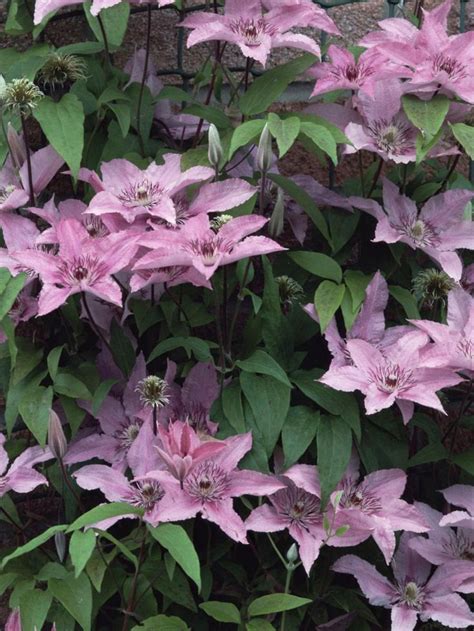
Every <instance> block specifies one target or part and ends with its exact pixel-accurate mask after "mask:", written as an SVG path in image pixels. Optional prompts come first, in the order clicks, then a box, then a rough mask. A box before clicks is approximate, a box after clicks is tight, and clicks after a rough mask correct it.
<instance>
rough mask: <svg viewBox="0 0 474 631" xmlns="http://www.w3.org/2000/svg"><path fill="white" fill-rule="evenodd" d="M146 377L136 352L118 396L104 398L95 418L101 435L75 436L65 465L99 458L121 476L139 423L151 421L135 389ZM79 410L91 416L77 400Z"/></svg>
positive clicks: (137, 433) (148, 411) (136, 434)
mask: <svg viewBox="0 0 474 631" xmlns="http://www.w3.org/2000/svg"><path fill="white" fill-rule="evenodd" d="M146 375H147V373H146V364H145V358H144V357H143V354H142V353H140V355H139V356H138V357H137V361H136V364H135V366H134V369H133V371H132V373H131V375H130V377H129V379H128V381H127V383H126V385H125V388H124V390H123V393H122V394H121V396H119V397H117V396H112V395H108V396H106V397H105V399H104V401H103V403H102V405H101V406H100V408H99V411H98V412H97V414H96V415H95V416H96V418H97V420H98V421H99V426H100V430H101V433H100V434H98V433H97V432H95V431H94V432H93V433H90V434H86V435H79V436H78V437H77V439H76V440H74V441H73V442H71V444H70V445H69V448H68V451H67V454H66V456H65V457H64V462H65V464H68V465H70V464H75V463H77V462H85V461H86V460H91V459H92V458H100V459H101V460H105V461H106V462H108V463H110V464H111V466H112V468H113V469H117V470H118V471H121V472H122V473H123V472H124V471H125V470H126V469H127V468H128V467H129V466H130V461H129V457H128V456H129V453H130V450H131V449H132V447H133V445H134V443H135V441H136V440H137V438H138V436H139V433H140V429H141V428H142V426H143V423H144V422H146V421H149V420H150V419H151V410H150V409H149V408H147V407H145V406H144V404H143V402H142V401H141V398H140V393H139V392H138V390H137V388H138V384H139V383H140V381H141V380H142V379H144V378H145V377H146ZM81 407H83V408H84V409H86V410H87V411H88V412H89V413H90V414H92V409H91V405H90V403H89V402H87V401H81Z"/></svg>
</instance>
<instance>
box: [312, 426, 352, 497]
mask: <svg viewBox="0 0 474 631" xmlns="http://www.w3.org/2000/svg"><path fill="white" fill-rule="evenodd" d="M317 445H318V469H319V477H320V482H321V505H322V506H325V505H326V503H327V501H328V499H329V496H330V494H331V493H332V491H334V489H335V487H336V485H337V483H338V482H339V481H340V480H341V478H342V475H343V473H344V471H345V470H346V467H347V465H348V464H349V460H350V457H351V451H352V432H351V429H350V427H349V426H348V425H347V423H346V422H345V421H344V420H343V419H342V418H340V417H339V416H326V417H323V418H322V419H321V422H320V423H319V426H318V432H317Z"/></svg>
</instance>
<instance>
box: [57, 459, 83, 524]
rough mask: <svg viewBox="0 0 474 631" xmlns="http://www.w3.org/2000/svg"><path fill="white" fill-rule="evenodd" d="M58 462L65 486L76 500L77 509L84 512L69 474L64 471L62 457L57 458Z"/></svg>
mask: <svg viewBox="0 0 474 631" xmlns="http://www.w3.org/2000/svg"><path fill="white" fill-rule="evenodd" d="M58 463H59V468H60V469H61V474H62V476H63V480H64V482H65V484H66V486H67V488H68V489H69V490H70V491H71V493H72V496H73V497H74V499H75V500H76V502H77V506H78V507H79V510H80V511H81V512H82V513H83V512H84V507H83V505H82V502H81V498H80V497H79V495H78V494H77V493H76V489H75V488H74V487H73V486H72V484H71V481H70V480H69V476H68V473H67V471H66V467H65V466H64V462H63V459H62V458H58Z"/></svg>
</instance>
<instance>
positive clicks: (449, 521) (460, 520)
mask: <svg viewBox="0 0 474 631" xmlns="http://www.w3.org/2000/svg"><path fill="white" fill-rule="evenodd" d="M441 493H442V494H443V495H444V499H445V500H446V501H447V502H449V503H450V504H452V505H453V506H461V508H464V509H465V510H459V509H458V510H455V511H453V512H451V513H448V515H445V516H444V517H443V518H442V519H441V520H440V522H439V525H440V526H458V527H460V528H474V486H469V485H468V484H455V485H454V486H450V487H449V488H448V489H444V491H441Z"/></svg>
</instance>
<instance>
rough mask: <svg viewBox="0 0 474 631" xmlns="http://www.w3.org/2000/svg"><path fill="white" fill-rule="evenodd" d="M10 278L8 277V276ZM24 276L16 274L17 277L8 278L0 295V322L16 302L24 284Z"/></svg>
mask: <svg viewBox="0 0 474 631" xmlns="http://www.w3.org/2000/svg"><path fill="white" fill-rule="evenodd" d="M9 276H10V275H9ZM25 280H26V274H18V276H10V278H9V280H8V282H7V284H6V287H5V288H4V289H3V291H2V294H1V295H0V320H3V318H4V317H5V316H6V315H7V314H8V312H9V311H10V309H11V308H12V306H13V303H14V302H15V300H16V297H17V296H18V294H19V293H20V291H21V290H22V289H23V285H24V284H25Z"/></svg>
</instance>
